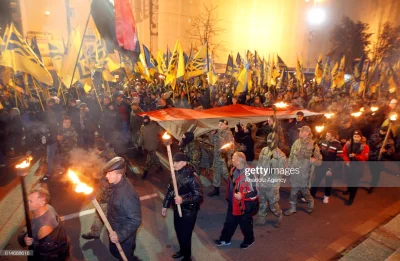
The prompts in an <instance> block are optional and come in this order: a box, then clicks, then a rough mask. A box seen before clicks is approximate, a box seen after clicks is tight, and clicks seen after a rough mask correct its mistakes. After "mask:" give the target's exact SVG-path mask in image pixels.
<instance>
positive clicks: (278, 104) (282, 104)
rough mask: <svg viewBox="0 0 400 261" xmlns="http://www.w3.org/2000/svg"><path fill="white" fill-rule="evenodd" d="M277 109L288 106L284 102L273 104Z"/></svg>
mask: <svg viewBox="0 0 400 261" xmlns="http://www.w3.org/2000/svg"><path fill="white" fill-rule="evenodd" d="M274 105H275V106H276V107H277V108H286V107H287V106H289V105H288V104H287V103H284V102H278V103H275V104H274Z"/></svg>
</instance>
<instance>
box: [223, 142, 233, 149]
mask: <svg viewBox="0 0 400 261" xmlns="http://www.w3.org/2000/svg"><path fill="white" fill-rule="evenodd" d="M231 145H232V143H227V144H224V145H223V146H222V147H221V150H223V149H226V148H228V147H230V146H231Z"/></svg>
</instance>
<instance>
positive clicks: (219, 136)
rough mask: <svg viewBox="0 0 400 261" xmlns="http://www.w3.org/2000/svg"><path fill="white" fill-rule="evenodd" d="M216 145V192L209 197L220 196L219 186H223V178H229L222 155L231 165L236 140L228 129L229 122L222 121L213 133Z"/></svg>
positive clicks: (214, 176) (214, 168) (213, 140)
mask: <svg viewBox="0 0 400 261" xmlns="http://www.w3.org/2000/svg"><path fill="white" fill-rule="evenodd" d="M210 139H211V141H212V144H213V145H214V161H213V171H214V175H213V186H214V190H213V191H212V192H211V193H209V194H208V196H209V197H213V196H219V186H220V185H221V181H222V177H224V178H226V179H227V178H228V169H227V167H226V163H225V160H224V159H223V157H222V154H226V158H227V159H228V166H230V165H231V164H230V163H231V157H232V154H233V150H234V142H235V140H234V138H233V135H232V132H231V131H230V130H229V128H228V121H227V120H220V121H219V123H218V130H214V131H212V132H211V137H210ZM226 144H231V145H230V146H229V147H227V148H224V149H222V150H221V148H222V146H224V145H226Z"/></svg>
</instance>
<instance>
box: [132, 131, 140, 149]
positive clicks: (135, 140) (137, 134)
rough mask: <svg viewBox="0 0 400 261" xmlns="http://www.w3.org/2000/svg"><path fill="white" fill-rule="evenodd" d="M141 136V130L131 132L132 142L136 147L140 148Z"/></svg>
mask: <svg viewBox="0 0 400 261" xmlns="http://www.w3.org/2000/svg"><path fill="white" fill-rule="evenodd" d="M139 138H140V131H136V132H131V142H132V145H133V148H135V149H138V148H139Z"/></svg>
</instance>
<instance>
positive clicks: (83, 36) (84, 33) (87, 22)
mask: <svg viewBox="0 0 400 261" xmlns="http://www.w3.org/2000/svg"><path fill="white" fill-rule="evenodd" d="M90 16H91V13H90V11H89V15H88V18H87V21H86V25H85V30H84V31H83V35H82V41H81V45H80V46H79V51H78V56H77V57H76V61H75V66H74V72H73V73H72V78H71V83H70V84H69V88H71V87H72V83H73V82H74V76H75V72H76V65H77V64H78V60H79V56H80V55H81V50H82V45H83V41H84V40H85V35H86V30H87V28H88V25H89V20H90ZM75 90H76V94H77V95H78V99H79V98H80V97H79V94H78V89H77V88H75Z"/></svg>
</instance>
